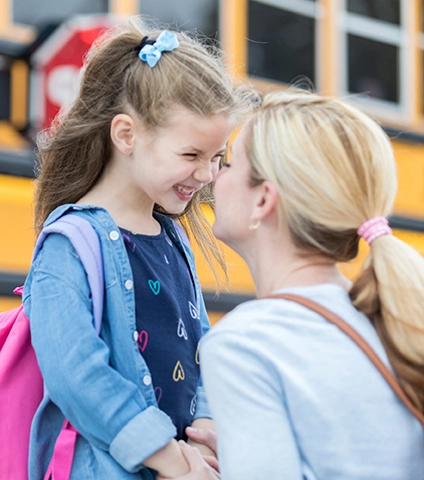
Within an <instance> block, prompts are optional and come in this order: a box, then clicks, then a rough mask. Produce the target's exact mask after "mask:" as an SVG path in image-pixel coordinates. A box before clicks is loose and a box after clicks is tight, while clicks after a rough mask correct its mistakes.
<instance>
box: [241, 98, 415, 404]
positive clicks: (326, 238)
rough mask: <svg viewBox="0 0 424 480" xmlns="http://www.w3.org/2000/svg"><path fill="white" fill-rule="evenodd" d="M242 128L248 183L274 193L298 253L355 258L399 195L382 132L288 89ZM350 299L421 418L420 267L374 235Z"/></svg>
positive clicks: (328, 102)
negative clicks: (269, 186) (374, 222)
mask: <svg viewBox="0 0 424 480" xmlns="http://www.w3.org/2000/svg"><path fill="white" fill-rule="evenodd" d="M249 125H250V128H251V130H252V135H251V136H250V137H249V144H248V145H247V155H248V158H249V160H250V162H251V165H252V178H251V181H252V184H253V185H254V184H258V183H259V182H261V181H263V180H264V179H266V180H270V181H272V182H273V183H274V184H275V185H276V186H277V187H278V191H279V199H280V214H281V213H283V214H284V216H285V218H287V221H288V224H289V228H290V232H291V235H292V237H293V239H294V242H295V243H296V245H297V246H298V247H300V249H301V250H303V251H304V252H305V253H307V252H315V253H316V252H319V253H320V254H323V255H325V256H327V257H328V258H330V259H332V260H334V261H335V262H346V261H349V260H351V259H353V258H355V257H356V256H357V253H358V244H359V241H360V238H359V236H358V234H357V230H358V228H359V226H360V225H361V224H362V223H363V222H365V221H366V220H369V219H371V218H373V217H376V216H385V217H387V216H388V215H389V214H390V213H391V211H392V208H393V202H394V199H395V195H396V190H397V179H396V162H395V158H394V154H393V150H392V147H391V143H390V140H389V138H388V137H387V135H386V134H385V133H384V131H383V130H382V128H381V127H380V126H379V125H377V123H376V122H374V121H373V120H372V119H370V118H369V117H368V116H367V115H365V114H364V113H362V112H360V111H359V110H357V109H356V108H354V107H353V106H351V105H349V104H348V103H347V102H344V101H341V100H337V99H334V98H326V97H322V96H320V95H316V94H310V93H307V92H298V91H291V90H288V91H287V92H280V93H274V94H270V95H268V96H266V97H265V99H264V103H263V105H262V107H261V108H260V109H259V111H258V112H257V113H255V115H254V116H253V118H252V120H251V121H250V124H249ZM349 294H350V298H351V301H352V303H353V305H354V306H355V307H356V308H357V309H358V310H360V311H362V312H364V313H365V314H366V315H367V316H368V317H369V318H370V320H371V322H372V323H373V325H374V326H375V328H376V331H377V333H378V335H379V337H380V339H381V342H382V344H383V346H384V348H385V350H386V352H387V355H388V357H389V360H390V363H391V365H392V367H393V369H394V371H395V373H396V375H397V378H398V380H399V383H400V385H401V387H402V388H403V390H404V391H405V393H406V395H407V396H408V397H409V399H410V400H411V402H412V403H413V404H414V405H415V406H416V407H417V409H418V410H419V411H421V412H423V413H424V315H423V305H424V259H423V258H422V257H421V255H419V253H418V252H417V251H415V250H414V249H413V248H412V247H411V246H409V245H407V244H406V243H404V242H402V241H400V240H399V239H397V238H396V237H394V236H392V235H384V236H382V237H379V238H377V239H376V240H375V241H374V242H373V243H372V244H371V247H370V251H369V255H368V257H367V259H366V261H365V264H364V267H363V271H362V273H361V274H360V276H359V277H358V278H357V279H356V281H355V282H354V284H353V287H352V288H351V290H350V292H349Z"/></svg>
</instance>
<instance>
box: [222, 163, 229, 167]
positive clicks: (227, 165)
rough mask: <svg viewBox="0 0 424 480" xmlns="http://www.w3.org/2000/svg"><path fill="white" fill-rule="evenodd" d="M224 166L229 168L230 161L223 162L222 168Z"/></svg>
mask: <svg viewBox="0 0 424 480" xmlns="http://www.w3.org/2000/svg"><path fill="white" fill-rule="evenodd" d="M224 167H227V168H230V167H231V163H228V162H223V164H222V168H224Z"/></svg>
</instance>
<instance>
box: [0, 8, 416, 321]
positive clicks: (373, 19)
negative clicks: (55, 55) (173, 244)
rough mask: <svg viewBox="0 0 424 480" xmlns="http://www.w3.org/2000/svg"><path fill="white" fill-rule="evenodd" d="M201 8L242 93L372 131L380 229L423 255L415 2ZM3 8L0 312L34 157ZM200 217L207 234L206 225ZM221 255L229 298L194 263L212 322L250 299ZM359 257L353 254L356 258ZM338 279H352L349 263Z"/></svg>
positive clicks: (18, 276) (28, 222)
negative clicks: (376, 126) (385, 140)
mask: <svg viewBox="0 0 424 480" xmlns="http://www.w3.org/2000/svg"><path fill="white" fill-rule="evenodd" d="M21 1H24V0H21ZM211 1H216V3H217V9H218V12H219V15H218V18H219V28H218V30H219V39H220V42H221V46H222V47H223V49H224V50H225V54H226V59H227V63H228V68H229V69H230V70H231V72H232V74H233V75H234V77H235V78H238V79H242V80H246V79H247V80H249V81H251V82H252V83H253V84H254V85H255V86H256V87H257V88H258V90H260V91H261V92H262V93H266V92H267V91H270V90H273V89H276V88H280V89H281V88H285V87H286V86H287V85H289V84H292V83H293V82H299V79H301V81H302V82H303V84H307V85H308V88H314V89H316V90H317V91H319V92H321V93H324V94H327V95H334V96H341V97H344V98H346V99H347V100H348V101H350V102H352V103H353V104H355V105H357V106H359V107H360V108H361V109H363V110H364V111H365V112H366V113H368V114H369V115H371V116H372V117H373V118H375V119H376V120H377V121H378V122H379V123H380V124H381V125H382V126H383V128H384V129H385V130H386V131H387V133H388V134H389V136H390V137H391V139H392V144H393V148H394V150H395V155H396V160H397V166H398V178H399V192H398V195H397V199H396V203H395V211H394V214H393V215H392V217H391V218H390V224H391V226H392V228H393V229H394V232H395V234H396V235H397V236H399V237H400V238H402V239H404V240H405V241H407V242H408V243H410V244H411V245H413V246H414V247H415V248H417V249H418V250H419V251H420V252H421V253H422V254H424V101H423V95H424V92H423V84H424V74H423V62H424V25H423V24H424V21H423V3H424V1H423V0H221V1H220V2H219V4H218V0H211ZM13 5H14V1H13V0H7V1H5V0H3V2H2V6H0V60H2V61H1V62H0V82H1V81H2V78H3V80H4V79H5V78H6V77H7V78H8V80H7V81H6V80H5V81H4V84H5V85H6V86H7V85H8V90H7V89H6V90H7V91H8V92H9V95H6V96H4V97H5V98H3V100H0V224H1V225H2V235H1V236H0V311H1V310H3V309H5V308H9V307H10V306H12V305H16V304H18V303H19V299H16V298H13V296H12V294H11V291H12V289H13V287H14V286H16V285H18V284H20V283H22V281H23V280H24V278H25V275H26V272H27V271H28V267H29V264H30V260H31V251H32V246H33V243H34V236H33V231H32V218H31V215H32V214H31V212H32V208H31V201H32V182H33V176H34V152H33V145H32V144H31V142H30V139H29V138H28V134H26V130H25V129H26V127H27V125H28V111H27V105H28V104H29V103H30V99H29V98H28V97H30V96H31V92H30V89H29V88H28V85H29V75H30V70H31V65H30V62H28V58H27V57H25V55H27V54H26V53H25V52H28V48H29V47H30V46H31V45H33V44H34V41H36V40H35V38H36V32H35V31H34V29H31V28H24V27H23V26H20V25H16V24H15V23H14V22H13V21H12V20H11V14H10V12H11V10H13ZM107 8H108V12H109V13H113V14H124V15H130V14H134V13H143V12H140V11H139V7H138V2H136V1H135V0H134V1H132V0H126V1H124V0H119V1H118V0H115V1H110V2H109V3H108V7H107ZM103 13H104V12H103ZM2 69H3V70H2ZM2 75H3V77H2ZM305 79H307V81H306V80H305ZM0 87H1V85H0ZM3 91H4V89H3ZM206 214H207V216H208V218H209V219H210V221H211V222H213V213H212V212H211V211H210V210H206ZM223 250H224V253H225V255H226V259H227V263H228V267H229V275H230V286H229V290H228V291H227V292H224V293H221V294H220V295H219V296H218V297H217V296H216V295H215V282H214V277H213V275H212V274H211V272H210V270H209V269H208V267H207V266H206V264H205V262H204V260H203V259H202V258H201V256H200V255H199V254H198V253H197V252H195V254H196V259H197V264H198V271H199V276H200V279H201V283H202V287H203V291H204V294H205V299H206V303H207V307H208V311H209V313H210V315H211V319H212V321H213V322H214V321H216V320H218V319H219V318H220V317H221V316H222V315H223V314H224V313H225V312H227V311H229V310H230V309H232V308H233V307H234V306H235V305H237V304H238V303H240V302H242V301H245V300H247V299H249V298H252V297H253V296H254V286H253V282H252V280H251V277H250V275H249V272H248V270H247V267H246V265H245V264H244V262H243V261H242V260H241V259H240V258H239V257H238V256H237V255H236V254H234V253H233V252H231V251H230V250H229V249H228V248H226V247H225V246H223ZM365 250H366V247H365V246H361V255H360V257H363V255H364V253H365ZM341 268H342V269H343V270H344V271H346V273H347V274H348V275H349V276H351V277H353V276H354V275H355V274H356V272H357V271H358V268H359V261H355V262H352V264H349V265H343V266H341Z"/></svg>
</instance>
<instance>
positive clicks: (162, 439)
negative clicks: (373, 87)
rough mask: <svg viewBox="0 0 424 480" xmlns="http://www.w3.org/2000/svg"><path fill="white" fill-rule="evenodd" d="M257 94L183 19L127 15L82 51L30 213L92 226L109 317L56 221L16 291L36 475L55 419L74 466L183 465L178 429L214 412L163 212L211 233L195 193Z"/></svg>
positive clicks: (185, 266)
mask: <svg viewBox="0 0 424 480" xmlns="http://www.w3.org/2000/svg"><path fill="white" fill-rule="evenodd" d="M250 98H252V99H253V98H255V97H254V96H252V97H250V95H246V89H243V90H242V89H239V88H236V87H235V86H234V85H233V84H232V82H231V81H230V79H229V77H228V75H227V74H226V72H225V70H224V68H223V65H222V63H221V61H220V59H219V58H218V55H217V54H215V53H213V52H210V51H208V50H207V49H206V48H205V47H204V46H202V45H201V44H200V43H199V42H197V41H195V40H193V39H191V38H189V37H188V36H187V35H185V34H182V33H170V32H168V31H163V32H160V31H150V32H148V33H146V32H145V31H144V29H143V28H142V27H141V26H140V25H139V22H137V21H132V22H129V24H128V25H127V26H126V27H123V28H119V29H117V30H116V31H115V32H112V33H109V34H108V35H107V37H106V38H103V39H102V41H101V42H99V44H98V45H96V46H95V47H94V48H93V49H92V50H91V51H90V53H89V55H88V58H87V63H86V66H85V70H84V73H83V76H82V80H81V85H80V88H79V93H78V96H77V98H76V99H75V101H74V103H73V105H72V106H71V107H70V108H69V110H68V111H67V112H66V113H65V114H63V115H62V118H60V120H59V121H58V122H57V124H56V125H55V126H54V127H53V129H52V130H51V131H50V132H48V134H47V135H46V136H45V137H44V138H41V139H40V141H39V160H40V174H39V177H38V179H37V187H36V196H35V225H36V229H37V231H39V230H40V228H41V226H42V225H43V224H49V223H51V222H52V221H54V220H55V219H57V218H58V217H60V216H62V215H63V214H65V213H70V212H72V214H74V215H80V216H83V217H84V218H86V219H88V220H89V221H90V222H91V224H92V225H93V227H94V229H95V230H96V232H97V234H98V235H99V238H100V242H101V246H102V253H103V261H104V275H105V301H104V309H103V323H102V331H101V335H100V337H97V336H96V334H95V331H94V329H93V327H92V304H91V298H90V292H89V288H88V283H87V279H86V276H85V272H84V271H83V268H82V265H81V263H80V262H79V259H78V258H77V257H76V255H75V251H74V250H73V248H72V247H71V245H70V244H69V243H68V241H67V239H66V238H65V237H63V236H61V235H57V234H54V235H50V236H49V237H48V238H47V240H46V241H45V243H44V246H43V249H42V251H41V252H40V254H39V255H38V257H37V260H36V262H35V263H34V264H33V265H32V267H31V270H30V273H29V275H28V278H27V282H26V284H25V294H24V306H25V312H26V314H27V315H28V317H29V318H30V324H31V334H32V341H33V345H34V349H35V351H36V354H37V358H38V361H39V364H40V368H41V371H42V374H43V377H44V380H45V385H46V395H45V398H44V400H43V402H42V404H41V405H40V407H39V409H38V411H37V414H36V416H35V419H34V422H33V427H32V432H31V443H30V466H29V469H30V478H31V479H32V480H38V479H41V478H43V476H44V474H45V472H46V469H47V467H48V464H49V461H50V458H51V455H52V450H53V445H54V442H55V439H56V437H57V435H58V433H59V431H60V429H61V425H62V423H63V420H64V418H67V419H68V420H69V421H70V423H71V424H72V425H73V426H74V427H75V428H76V429H77V431H78V432H79V433H80V435H79V436H78V439H77V443H76V449H75V455H74V461H73V465H72V473H71V478H72V479H78V480H80V479H89V478H93V479H94V478H98V479H104V478H107V479H136V478H138V479H151V478H154V475H155V472H158V473H159V474H160V475H162V476H165V477H169V478H172V477H174V476H177V475H183V474H186V473H188V472H189V465H188V463H187V461H186V459H185V457H184V455H183V453H182V452H181V450H180V447H179V445H178V443H177V440H178V439H183V438H185V437H184V429H185V427H186V426H188V425H190V424H191V422H193V421H194V425H198V426H199V425H200V426H209V425H210V424H209V423H208V422H210V420H208V419H209V418H210V416H209V413H208V409H207V405H206V401H205V396H204V393H203V389H202V385H201V381H200V374H199V360H198V354H197V344H198V341H199V339H200V337H201V336H202V335H203V334H204V333H205V332H206V330H207V329H208V321H207V317H206V312H205V306H204V302H203V300H202V295H201V290H200V285H199V282H198V279H197V277H196V273H195V270H194V261H193V256H192V253H191V251H190V250H189V248H188V246H187V244H186V241H185V240H184V235H181V234H180V232H179V229H178V227H177V225H176V223H175V221H174V220H172V218H173V217H175V218H180V219H182V220H183V221H184V222H185V223H186V224H188V225H190V227H191V230H192V231H193V232H194V233H195V235H196V237H197V240H198V241H199V242H200V244H201V245H203V246H207V243H208V242H207V237H206V238H205V233H203V232H204V224H205V221H204V220H203V219H202V216H201V209H200V208H199V204H200V200H201V199H202V200H205V199H207V198H208V192H207V191H206V192H205V189H206V188H207V185H208V184H209V183H210V182H211V180H212V179H213V178H214V176H215V175H216V174H217V172H218V169H219V164H220V161H221V159H222V157H223V155H224V154H225V150H226V142H227V140H228V137H229V135H230V132H231V131H232V129H233V128H234V126H235V125H236V123H237V121H238V120H239V119H240V118H241V115H243V114H244V113H245V112H246V111H247V109H248V108H250ZM203 468H204V469H205V471H206V470H207V466H206V464H204V466H203Z"/></svg>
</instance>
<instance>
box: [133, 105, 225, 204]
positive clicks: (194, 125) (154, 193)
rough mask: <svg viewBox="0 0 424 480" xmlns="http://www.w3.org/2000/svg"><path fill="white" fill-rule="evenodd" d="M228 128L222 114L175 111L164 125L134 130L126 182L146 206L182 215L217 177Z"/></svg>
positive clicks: (181, 109)
mask: <svg viewBox="0 0 424 480" xmlns="http://www.w3.org/2000/svg"><path fill="white" fill-rule="evenodd" d="M231 130H232V124H231V121H230V118H228V117H227V116H224V115H213V116H210V117H203V116H200V115H197V114H195V113H193V112H191V111H189V110H187V109H186V108H183V107H178V108H175V109H174V110H173V111H172V113H171V114H170V115H169V116H168V122H167V125H166V126H165V127H159V128H155V129H153V130H145V129H142V128H141V127H140V128H139V131H138V134H137V137H136V144H135V148H134V152H133V153H134V156H133V157H134V159H135V161H134V163H133V165H132V169H131V171H130V172H129V174H130V176H131V182H132V183H133V185H134V186H135V187H136V189H137V190H138V193H139V194H140V195H142V196H143V197H144V198H145V199H146V201H147V203H150V204H151V206H153V204H154V203H157V204H158V205H160V206H161V207H162V208H164V209H165V210H166V211H167V212H168V213H174V214H176V213H180V212H182V211H183V210H184V209H185V207H186V205H187V203H188V202H189V201H190V200H191V199H192V198H193V195H194V194H195V192H197V191H198V190H200V189H201V188H202V187H204V186H205V185H206V184H208V183H210V182H211V181H212V180H213V179H214V178H215V176H216V175H217V173H218V170H219V162H220V160H221V158H222V156H223V155H224V153H225V150H226V148H227V147H226V144H227V141H228V137H229V136H230V133H231Z"/></svg>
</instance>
